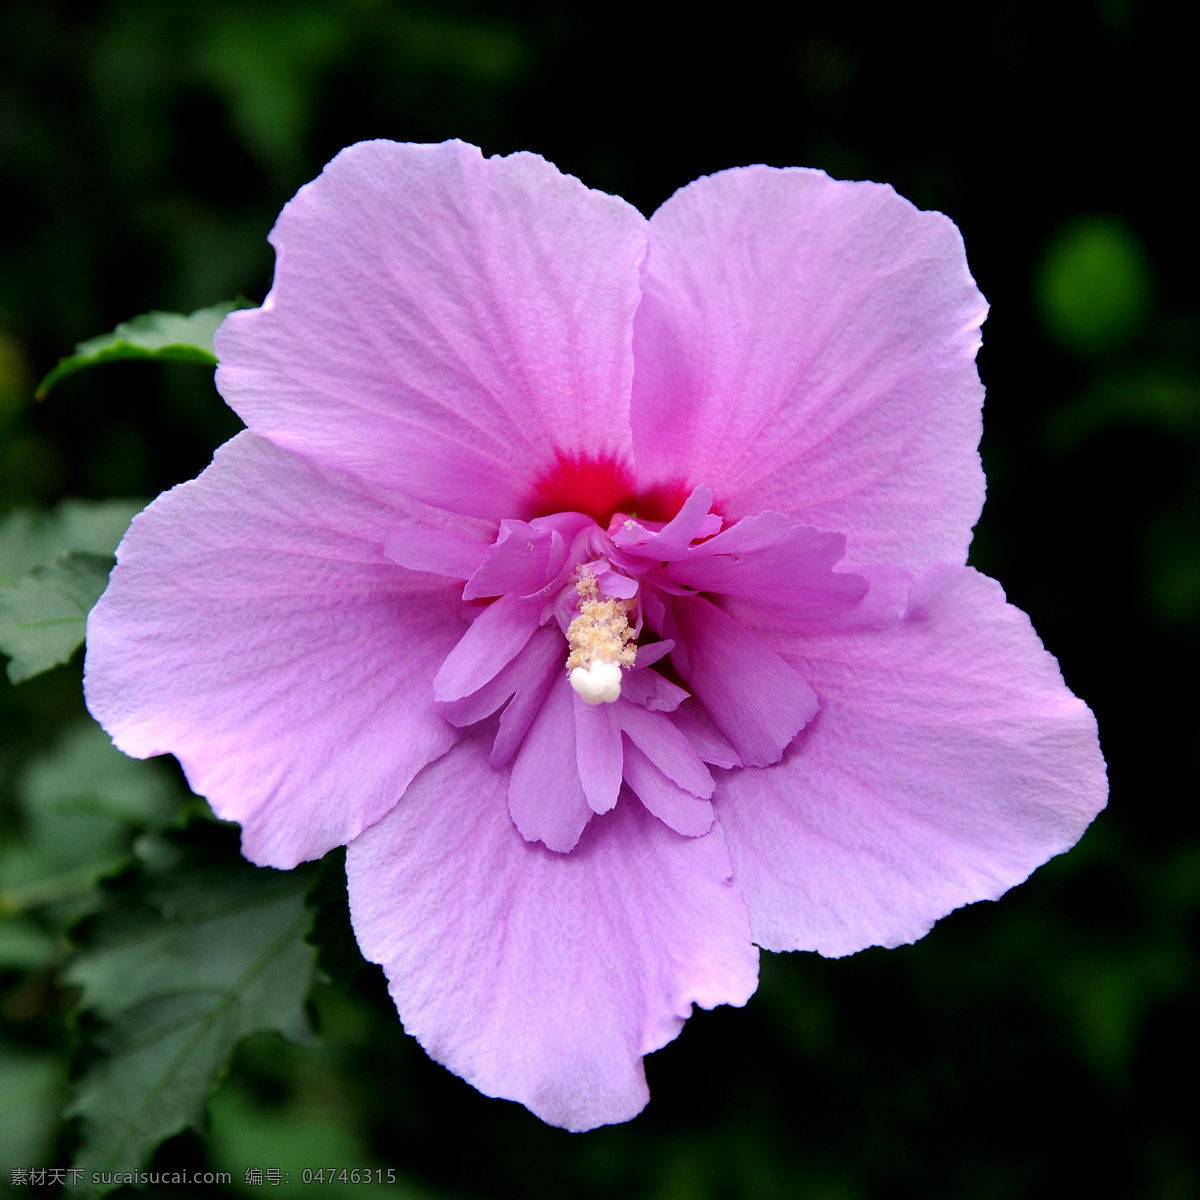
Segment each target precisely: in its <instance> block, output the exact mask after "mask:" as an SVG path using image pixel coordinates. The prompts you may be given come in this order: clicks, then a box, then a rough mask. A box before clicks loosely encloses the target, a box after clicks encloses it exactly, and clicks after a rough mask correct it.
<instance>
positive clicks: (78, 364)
mask: <svg viewBox="0 0 1200 1200" xmlns="http://www.w3.org/2000/svg"><path fill="white" fill-rule="evenodd" d="M248 307H250V301H249V300H243V299H238V300H229V301H225V302H224V303H222V304H213V305H210V306H209V307H208V308H198V309H197V310H196V311H195V312H194V313H191V314H190V315H188V316H183V315H182V314H181V313H164V312H150V313H143V314H142V315H141V316H140V317H134V318H133V319H132V320H130V321H122V322H121V324H120V325H118V326H117V327H116V329H114V330H113V331H112V333H105V334H102V335H101V336H100V337H94V338H90V339H89V340H88V341H86V342H80V343H79V345H78V346H76V347H75V353H74V354H72V355H71V356H70V358H63V359H60V360H59V363H58V366H56V367H55V368H54V370H53V371H51V372H50V373H49V374H48V375H47V376H46V378H45V379H43V380H42V382H41V383H40V384H38V390H37V398H38V399H39V400H41V399H43V398H44V397H45V396H46V395H47V393H48V392H49V391H50V389H51V388H52V387H54V386H55V384H57V383H60V382H61V381H62V380H64V379H66V378H67V376H68V375H74V374H75V373H76V371H82V370H84V369H86V368H87V367H98V366H101V365H103V364H104V363H113V362H126V361H128V360H130V359H150V360H152V361H158V362H183V363H198V364H199V365H200V366H202V367H215V366H216V365H217V356H216V354H215V353H214V352H213V335H214V334H215V333H216V332H217V326H218V325H220V324H221V322H222V321H223V320H225V318H226V317H227V316H228V315H229V314H230V313H231V312H233V310H234V309H235V308H248Z"/></svg>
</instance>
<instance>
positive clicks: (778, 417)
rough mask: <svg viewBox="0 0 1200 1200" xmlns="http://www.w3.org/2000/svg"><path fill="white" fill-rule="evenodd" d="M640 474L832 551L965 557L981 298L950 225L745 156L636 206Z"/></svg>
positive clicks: (973, 507) (913, 564)
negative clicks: (640, 256)
mask: <svg viewBox="0 0 1200 1200" xmlns="http://www.w3.org/2000/svg"><path fill="white" fill-rule="evenodd" d="M649 237H650V246H649V252H648V256H647V261H646V269H645V273H644V296H643V299H642V304H641V307H640V308H639V309H638V314H637V320H636V323H635V329H634V357H635V360H636V364H637V366H636V372H635V376H634V387H633V397H634V398H633V407H632V414H631V415H632V423H633V436H634V448H635V454H636V458H637V470H638V489H639V492H640V493H641V494H647V493H653V492H654V491H656V490H666V491H671V492H676V493H677V492H679V491H681V490H682V491H686V490H687V489H688V488H689V487H691V486H693V485H695V484H698V483H706V484H707V485H708V486H709V487H711V488H712V490H713V492H714V493H715V494H716V496H717V502H718V505H719V507H720V510H721V512H722V513H723V515H724V516H725V517H726V518H727V519H735V518H738V517H746V516H750V515H753V514H754V513H758V512H762V511H764V510H767V509H777V510H780V511H782V512H783V513H785V514H786V515H787V516H789V517H791V518H792V519H794V520H795V521H797V522H799V523H802V524H809V525H814V526H816V527H818V528H821V529H831V530H841V531H843V532H845V533H846V534H847V535H848V536H849V538H850V542H849V546H848V549H847V564H848V565H860V564H863V563H869V562H891V563H894V564H895V565H897V566H902V567H905V568H908V569H911V570H918V569H921V568H924V567H925V566H928V565H930V564H931V563H934V562H937V561H940V560H947V561H953V562H958V563H961V562H965V561H966V552H967V546H968V545H969V544H970V540H971V528H972V526H973V525H974V524H975V521H976V520H977V519H978V517H979V512H980V509H981V507H982V505H983V472H982V470H981V469H980V465H979V455H978V453H977V447H978V444H979V435H980V429H981V419H980V411H981V405H982V402H983V388H982V386H981V385H980V383H979V378H978V375H977V373H976V370H975V363H974V358H975V352H976V350H977V349H978V347H979V325H980V323H981V322H982V321H983V318H984V315H985V312H986V305H985V303H984V300H983V298H982V296H980V294H979V292H978V290H977V289H976V287H975V283H974V281H973V280H972V278H971V275H970V273H969V271H968V270H967V263H966V258H965V255H964V252H963V246H962V239H961V237H960V236H959V233H958V230H957V229H956V228H955V227H954V225H953V223H952V222H951V221H949V220H948V219H947V218H946V217H944V216H942V215H941V214H940V213H930V212H921V211H919V210H918V209H916V208H914V207H913V206H912V205H911V204H909V203H908V201H906V200H903V199H902V198H901V197H899V196H897V195H896V194H895V192H893V191H892V189H891V188H890V187H885V186H881V185H879V184H872V183H841V182H837V181H835V180H832V179H830V178H828V176H826V175H825V174H823V173H822V172H820V171H812V170H801V169H791V170H784V171H780V170H772V169H770V168H768V167H746V168H742V169H738V170H733V171H723V172H721V173H720V174H717V175H711V176H708V177H707V178H704V179H698V180H697V181H696V182H695V183H692V184H689V185H688V186H687V187H685V188H683V189H682V190H681V191H679V192H677V193H676V194H675V195H674V196H673V197H672V198H671V199H670V200H668V201H667V203H666V204H664V205H663V206H662V208H660V209H659V210H658V212H656V213H655V214H654V216H653V217H652V218H651V220H650V234H649Z"/></svg>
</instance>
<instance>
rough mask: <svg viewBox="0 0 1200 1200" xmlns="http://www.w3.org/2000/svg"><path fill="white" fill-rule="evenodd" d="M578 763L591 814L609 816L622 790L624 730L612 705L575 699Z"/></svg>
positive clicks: (576, 759)
mask: <svg viewBox="0 0 1200 1200" xmlns="http://www.w3.org/2000/svg"><path fill="white" fill-rule="evenodd" d="M575 762H576V765H577V767H578V769H579V782H580V784H581V785H582V787H583V794H584V795H585V796H586V797H587V802H588V804H589V805H590V806H591V809H592V811H593V812H596V813H606V812H608V811H609V809H611V808H612V807H613V805H614V804H616V802H617V794H618V793H619V792H620V790H621V727H620V726H619V725H618V724H617V721H616V717H615V714H614V713H613V706H612V705H611V704H585V703H584V702H583V700H582V699H581V698H580V697H579V696H576V697H575Z"/></svg>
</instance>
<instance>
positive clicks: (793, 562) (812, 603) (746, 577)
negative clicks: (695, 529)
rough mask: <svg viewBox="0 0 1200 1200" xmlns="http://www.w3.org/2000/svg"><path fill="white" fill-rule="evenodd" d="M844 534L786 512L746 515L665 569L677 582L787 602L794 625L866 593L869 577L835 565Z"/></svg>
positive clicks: (832, 612)
mask: <svg viewBox="0 0 1200 1200" xmlns="http://www.w3.org/2000/svg"><path fill="white" fill-rule="evenodd" d="M845 548H846V539H845V538H844V537H843V536H842V535H841V534H834V533H822V532H821V531H819V530H816V529H813V528H811V527H809V526H805V525H796V524H794V523H793V522H791V521H789V520H788V519H787V517H785V516H783V514H782V513H761V514H759V515H758V516H754V517H747V518H746V519H745V520H743V521H739V522H738V523H737V524H736V525H734V526H732V527H731V528H730V529H726V530H724V531H723V532H722V533H719V534H717V536H716V537H714V538H710V539H709V540H708V541H706V542H701V543H700V544H699V545H698V546H693V547H691V548H690V549H688V550H687V552H686V553H685V554H684V555H683V556H682V557H681V558H679V559H676V560H675V561H674V562H670V563H667V564H666V565H665V566H664V567H663V568H662V576H663V578H665V579H668V580H670V581H671V582H672V583H675V584H681V585H683V586H686V587H689V588H693V589H694V590H695V591H698V592H719V593H721V594H724V595H732V596H745V597H747V598H749V599H755V600H767V601H770V602H772V603H775V604H780V605H784V606H786V607H787V609H788V610H789V611H790V613H791V614H792V620H793V622H794V624H796V625H801V624H804V623H807V622H809V621H813V620H818V621H829V620H830V619H832V618H834V617H836V616H837V615H839V614H841V613H843V612H845V611H846V610H847V609H850V608H853V607H854V605H856V604H857V603H858V602H859V601H860V600H861V599H862V598H863V596H865V595H866V593H867V580H866V579H865V578H863V577H862V576H861V575H856V574H853V573H851V572H848V571H835V570H834V569H833V567H834V565H835V564H836V563H837V562H839V561H840V560H841V558H842V555H843V554H844V553H845Z"/></svg>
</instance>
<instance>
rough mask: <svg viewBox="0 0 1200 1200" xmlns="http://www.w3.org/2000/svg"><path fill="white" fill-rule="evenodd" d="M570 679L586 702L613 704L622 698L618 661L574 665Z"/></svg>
mask: <svg viewBox="0 0 1200 1200" xmlns="http://www.w3.org/2000/svg"><path fill="white" fill-rule="evenodd" d="M570 680H571V686H572V687H573V688H574V689H575V690H576V691H577V692H578V693H579V696H580V699H582V700H583V702H584V704H611V703H612V702H613V701H614V700H619V699H620V698H621V668H620V667H618V666H617V664H616V663H610V662H598V663H592V665H591V666H590V667H572V668H571V674H570Z"/></svg>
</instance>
